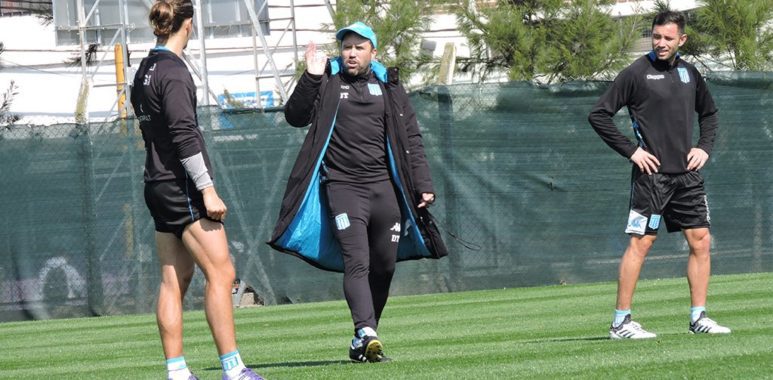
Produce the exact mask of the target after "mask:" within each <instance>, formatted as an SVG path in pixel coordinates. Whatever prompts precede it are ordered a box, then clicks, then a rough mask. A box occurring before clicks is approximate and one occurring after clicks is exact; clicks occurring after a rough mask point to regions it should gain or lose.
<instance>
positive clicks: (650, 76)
mask: <svg viewBox="0 0 773 380" xmlns="http://www.w3.org/2000/svg"><path fill="white" fill-rule="evenodd" d="M647 79H652V80H659V79H666V76H665V75H663V74H658V75H652V74H647Z"/></svg>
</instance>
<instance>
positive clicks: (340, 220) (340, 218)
mask: <svg viewBox="0 0 773 380" xmlns="http://www.w3.org/2000/svg"><path fill="white" fill-rule="evenodd" d="M350 225H351V224H350V223H349V215H346V213H343V214H338V215H336V228H338V230H339V231H343V230H345V229H347V228H349V226H350Z"/></svg>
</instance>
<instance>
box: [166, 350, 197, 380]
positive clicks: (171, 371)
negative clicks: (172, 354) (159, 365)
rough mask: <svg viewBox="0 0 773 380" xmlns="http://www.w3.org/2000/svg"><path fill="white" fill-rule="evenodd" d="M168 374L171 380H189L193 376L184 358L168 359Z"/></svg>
mask: <svg viewBox="0 0 773 380" xmlns="http://www.w3.org/2000/svg"><path fill="white" fill-rule="evenodd" d="M166 372H167V378H168V379H170V380H188V378H189V377H191V375H193V374H192V373H191V370H189V369H188V364H186V363H185V357H184V356H178V357H176V358H171V359H167V360H166Z"/></svg>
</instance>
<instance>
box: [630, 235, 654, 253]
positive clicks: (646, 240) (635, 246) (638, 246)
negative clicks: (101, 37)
mask: <svg viewBox="0 0 773 380" xmlns="http://www.w3.org/2000/svg"><path fill="white" fill-rule="evenodd" d="M655 239H656V237H655V236H652V235H644V236H634V237H631V242H630V244H629V246H628V250H629V252H631V254H633V255H636V256H637V257H640V258H645V257H646V256H647V254H648V253H649V252H650V248H652V245H653V244H655Z"/></svg>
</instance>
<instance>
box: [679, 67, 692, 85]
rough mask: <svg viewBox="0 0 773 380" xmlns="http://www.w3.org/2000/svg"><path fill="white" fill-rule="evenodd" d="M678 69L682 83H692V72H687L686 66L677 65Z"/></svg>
mask: <svg viewBox="0 0 773 380" xmlns="http://www.w3.org/2000/svg"><path fill="white" fill-rule="evenodd" d="M676 71H677V72H679V79H681V80H682V83H690V73H689V72H687V69H686V68H684V67H677V68H676Z"/></svg>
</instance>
